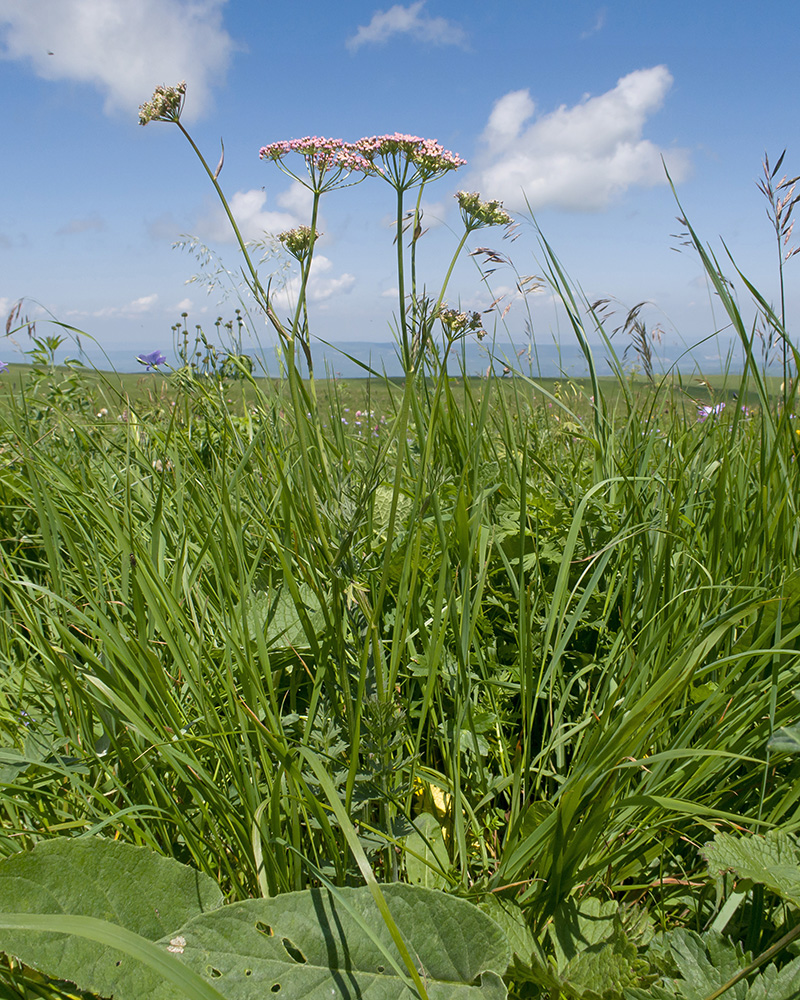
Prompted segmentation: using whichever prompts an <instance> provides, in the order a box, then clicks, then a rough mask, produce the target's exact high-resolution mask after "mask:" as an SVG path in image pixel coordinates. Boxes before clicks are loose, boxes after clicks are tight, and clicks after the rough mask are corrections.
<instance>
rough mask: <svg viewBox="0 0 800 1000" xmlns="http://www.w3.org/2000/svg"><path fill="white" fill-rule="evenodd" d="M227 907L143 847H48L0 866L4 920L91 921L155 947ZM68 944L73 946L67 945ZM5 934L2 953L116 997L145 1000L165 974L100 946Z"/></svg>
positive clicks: (201, 878) (197, 879)
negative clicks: (132, 994) (124, 992)
mask: <svg viewBox="0 0 800 1000" xmlns="http://www.w3.org/2000/svg"><path fill="white" fill-rule="evenodd" d="M221 905H222V893H221V892H220V891H219V888H218V887H217V885H216V884H215V883H214V882H213V881H212V879H210V878H208V877H207V876H205V875H203V874H201V873H200V872H197V871H194V870H193V869H191V868H187V867H186V866H185V865H182V864H180V863H179V862H177V861H173V860H171V859H169V858H163V857H161V856H160V855H158V854H155V853H154V852H153V851H150V850H148V849H146V848H143V847H132V846H131V845H129V844H121V843H117V842H116V841H113V840H104V839H101V838H86V839H80V838H75V839H63V840H50V841H45V842H43V843H41V844H38V845H37V846H36V847H35V848H34V849H33V850H32V851H29V852H26V853H22V854H15V855H12V856H11V857H10V858H8V859H6V860H5V861H3V862H2V864H0V918H1V917H2V914H4V913H29V914H53V915H60V916H64V915H67V916H70V917H78V916H80V917H93V918H96V919H98V920H103V921H109V922H110V923H112V924H114V925H116V926H117V927H120V928H123V929H124V930H128V931H131V932H133V933H134V934H136V935H139V936H140V937H142V938H145V939H146V940H148V941H157V940H158V939H159V938H162V937H164V935H168V936H169V935H170V934H171V931H172V930H173V928H175V927H180V926H182V925H183V924H184V923H186V922H187V921H188V920H191V919H192V918H193V917H195V916H196V915H198V914H200V913H203V912H207V911H211V910H214V909H216V908H217V907H219V906H221ZM67 941H68V944H67ZM67 941H65V939H64V937H63V935H60V934H51V933H44V932H37V931H22V930H11V929H9V928H5V929H0V951H4V952H6V953H8V954H13V955H15V956H16V957H17V958H19V959H20V960H21V961H23V962H24V963H25V964H26V965H30V966H31V967H32V968H35V969H38V970H39V971H41V972H44V973H46V974H47V975H51V976H56V977H57V978H59V979H67V980H69V981H70V982H74V983H77V984H78V985H79V986H81V988H82V989H86V990H89V991H91V992H93V993H101V994H105V995H110V994H111V993H118V990H119V989H124V988H125V987H126V985H129V987H130V988H131V989H132V990H139V991H140V994H139V995H140V996H147V995H148V993H149V991H151V990H154V989H156V988H157V987H158V986H159V984H160V983H161V982H162V977H161V975H160V974H158V973H156V972H155V971H153V970H152V969H150V968H148V967H147V966H143V965H141V964H140V963H139V962H137V961H136V960H135V959H133V958H131V957H129V956H125V955H121V954H120V953H119V952H118V951H117V950H115V949H114V948H111V947H109V946H106V945H103V944H101V943H99V942H97V941H92V940H88V939H85V938H80V937H73V938H69V939H67Z"/></svg>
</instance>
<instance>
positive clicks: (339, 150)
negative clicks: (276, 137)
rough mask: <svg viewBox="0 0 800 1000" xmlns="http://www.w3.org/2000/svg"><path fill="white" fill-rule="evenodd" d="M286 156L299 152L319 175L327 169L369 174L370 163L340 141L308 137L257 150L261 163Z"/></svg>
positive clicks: (348, 145) (273, 144) (350, 145)
mask: <svg viewBox="0 0 800 1000" xmlns="http://www.w3.org/2000/svg"><path fill="white" fill-rule="evenodd" d="M288 153H299V154H300V156H302V157H304V158H305V160H306V163H307V164H308V166H309V167H313V168H315V169H316V170H317V171H319V172H320V173H324V172H325V171H326V170H330V169H335V170H343V171H347V172H348V173H353V172H361V173H369V172H371V169H372V168H371V167H370V164H369V163H368V162H367V160H366V159H365V158H364V157H363V156H362V155H361V154H360V153H359V152H358V150H357V149H356V147H355V146H354V145H353V143H350V142H345V141H344V140H343V139H325V138H323V137H321V136H318V135H307V136H305V137H304V138H302V139H283V140H281V141H280V142H271V143H270V144H269V145H268V146H264V147H263V148H262V149H261V150H259V153H258V155H259V156H260V157H261V159H262V160H276V161H277V160H282V159H283V157H284V156H286V155H287V154H288Z"/></svg>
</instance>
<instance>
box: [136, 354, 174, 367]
mask: <svg viewBox="0 0 800 1000" xmlns="http://www.w3.org/2000/svg"><path fill="white" fill-rule="evenodd" d="M136 360H137V361H138V362H139V364H140V365H147V370H148V371H149V372H151V371H154V370H155V369H156V368H157V367H158V366H159V365H165V364H166V363H167V359H166V358H165V357H164V355H163V354H162V353H161V351H151V352H150V353H149V354H139V355H137V357H136Z"/></svg>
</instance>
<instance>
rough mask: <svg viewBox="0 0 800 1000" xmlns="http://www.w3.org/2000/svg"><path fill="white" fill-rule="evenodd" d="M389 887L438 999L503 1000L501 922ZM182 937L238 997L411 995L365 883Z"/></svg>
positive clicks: (247, 905) (188, 957)
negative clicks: (406, 987) (401, 975)
mask: <svg viewBox="0 0 800 1000" xmlns="http://www.w3.org/2000/svg"><path fill="white" fill-rule="evenodd" d="M381 888H382V891H383V894H384V896H385V897H386V902H387V903H388V906H389V910H390V911H391V914H392V916H393V917H394V920H395V922H396V923H397V926H398V928H399V929H400V933H401V934H402V936H403V938H404V940H405V942H406V944H407V946H408V948H409V950H410V952H411V954H412V955H413V956H414V959H415V962H416V964H417V967H418V968H419V969H420V972H421V974H422V978H423V981H424V982H425V984H426V987H427V990H428V994H429V996H430V997H431V998H432V1000H433V998H442V1000H444V998H445V997H448V998H450V997H452V998H463V1000H473V998H474V1000H503V998H504V997H505V996H506V989H505V986H504V984H503V982H502V980H501V978H500V976H501V975H502V974H503V972H505V969H506V966H507V965H508V960H509V948H508V944H507V942H506V940H505V936H504V935H503V933H502V932H501V930H500V928H499V927H498V926H497V924H495V923H494V921H492V920H491V919H490V918H488V917H487V916H486V915H485V914H483V913H481V912H480V910H478V908H477V907H475V906H473V905H472V904H471V903H467V902H466V901H464V900H460V899H456V898H455V897H453V896H448V895H447V894H445V893H443V892H437V891H434V890H429V889H421V888H419V887H418V886H411V885H402V884H395V885H384V886H382V887H381ZM364 928H368V929H369V930H370V931H371V932H372V935H373V937H374V938H375V940H371V938H370V937H369V936H368V935H367V933H365V930H364ZM177 933H178V935H179V936H180V937H181V938H182V939H184V940H185V942H186V944H185V950H184V953H183V955H182V957H183V959H184V960H185V961H186V962H187V964H188V965H189V966H190V967H191V968H193V969H194V970H195V971H196V972H198V973H200V974H201V975H204V976H210V978H211V982H212V983H213V985H214V986H215V988H216V989H218V990H219V991H220V992H221V993H222V994H223V995H224V996H226V997H230V998H231V1000H247V998H251V997H253V998H255V997H259V998H260V997H266V996H267V995H270V994H271V995H275V994H278V993H279V994H280V995H282V996H285V997H290V998H291V997H298V996H302V997H303V998H304V1000H323V998H325V1000H331V998H333V997H348V998H352V997H365V998H374V1000H379V998H387V1000H389V998H396V997H400V996H402V995H403V994H406V989H405V986H404V981H403V979H401V977H400V976H399V975H398V973H397V972H396V971H395V969H394V968H393V967H392V964H391V962H390V960H389V956H391V958H393V959H394V963H395V965H397V966H399V967H400V968H401V969H402V962H401V959H400V955H399V953H398V951H397V949H396V948H395V946H394V944H393V942H392V939H391V935H390V934H389V931H388V929H387V928H386V926H385V924H384V923H383V921H382V920H381V917H380V914H379V912H378V909H377V906H376V905H375V902H374V900H373V898H372V895H371V893H370V891H369V889H368V888H366V887H363V888H358V889H340V890H337V892H336V895H335V896H334V895H333V894H331V893H330V892H328V891H327V890H320V889H311V890H307V891H305V892H296V893H287V894H285V895H282V896H276V897H273V898H272V899H254V900H246V901H244V902H241V903H234V904H232V905H231V906H226V907H224V908H223V909H222V910H218V911H217V912H216V913H213V914H207V915H204V916H203V917H199V918H197V919H195V920H193V921H192V922H191V923H189V924H187V925H186V926H185V927H183V928H181V929H180V930H179V931H178V932H177ZM173 939H174V938H173ZM166 943H167V941H166V939H165V941H164V944H166ZM406 995H409V996H410V995H411V994H410V993H408V994H406ZM120 1000H124V998H120ZM154 1000H161V997H160V995H158V994H157V995H156V997H155V998H154Z"/></svg>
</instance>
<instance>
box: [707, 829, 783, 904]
mask: <svg viewBox="0 0 800 1000" xmlns="http://www.w3.org/2000/svg"><path fill="white" fill-rule="evenodd" d="M702 853H703V855H704V857H705V859H706V861H707V863H708V869H709V872H710V873H711V874H712V875H713V876H714V877H715V878H717V879H719V878H720V877H721V876H722V875H723V874H724V873H725V872H733V874H734V875H735V877H736V878H737V879H749V880H750V881H752V882H759V883H761V884H762V885H765V886H767V888H769V889H770V890H771V891H772V892H774V893H776V894H777V895H779V896H780V897H781V898H782V899H785V900H787V901H788V902H790V903H794V905H795V906H800V849H799V848H798V846H797V842H796V841H795V840H794V838H793V837H790V836H789V835H788V834H787V833H783V832H782V831H780V830H771V831H769V832H768V833H766V834H764V835H763V836H762V835H760V834H748V835H746V836H743V837H736V836H734V835H733V834H730V833H718V834H717V835H716V836H715V837H714V839H713V840H712V841H711V842H710V843H708V844H706V845H705V847H704V848H703V852H702Z"/></svg>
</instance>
